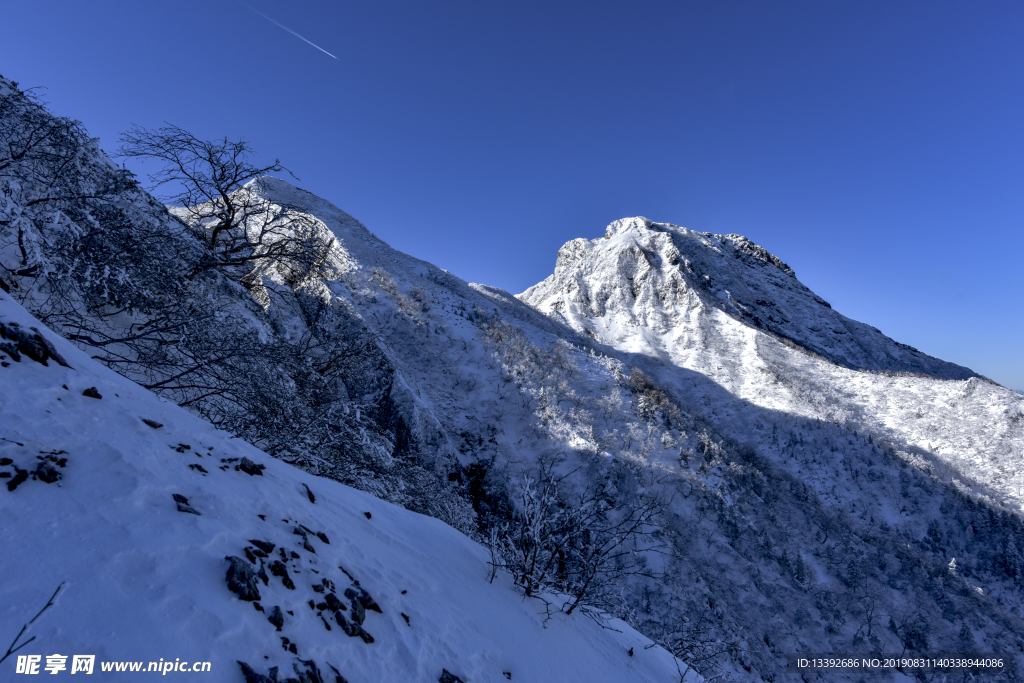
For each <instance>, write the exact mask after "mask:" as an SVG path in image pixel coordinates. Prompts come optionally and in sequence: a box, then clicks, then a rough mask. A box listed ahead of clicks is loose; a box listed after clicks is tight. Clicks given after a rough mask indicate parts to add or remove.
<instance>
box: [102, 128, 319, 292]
mask: <svg viewBox="0 0 1024 683" xmlns="http://www.w3.org/2000/svg"><path fill="white" fill-rule="evenodd" d="M119 152H120V155H121V156H122V157H125V158H136V159H141V160H143V161H155V162H156V163H158V164H160V168H159V170H157V171H156V172H154V173H151V174H149V179H150V181H151V183H152V185H151V187H150V190H151V191H154V192H155V191H156V190H157V189H158V188H161V187H169V188H170V192H169V193H168V194H164V195H163V196H161V199H162V200H163V201H166V202H167V203H169V204H171V205H173V206H174V207H175V208H174V209H173V210H172V212H173V213H175V215H177V216H178V217H179V218H181V219H182V220H184V221H185V223H186V224H188V225H189V226H191V227H192V228H193V229H195V230H196V231H197V234H199V235H200V236H201V238H202V239H203V241H204V242H205V243H206V245H207V246H208V247H209V249H210V258H209V259H206V260H205V261H204V262H203V263H202V265H201V266H200V270H204V269H208V268H217V269H221V270H225V269H231V268H233V267H241V268H244V272H243V273H241V276H242V281H243V284H247V283H250V282H251V280H252V273H253V271H254V270H258V269H259V266H260V265H263V266H267V265H270V266H272V267H275V268H276V269H277V270H278V272H279V274H280V275H281V276H282V277H283V278H284V279H285V281H286V282H288V283H289V284H294V283H297V282H299V281H301V280H302V279H304V278H305V277H306V276H309V275H317V274H320V273H318V272H310V271H316V270H318V269H322V268H324V267H325V262H326V256H327V253H328V252H329V251H330V248H331V246H332V244H333V240H332V239H330V238H328V237H326V234H327V232H326V229H323V230H318V229H317V227H318V226H317V225H316V223H317V221H316V219H314V218H313V217H311V216H308V215H306V214H303V213H301V212H297V211H292V210H289V209H288V207H281V206H277V205H275V204H274V203H272V202H270V201H267V199H265V198H264V197H263V196H262V195H260V194H259V193H258V192H253V191H251V190H250V187H249V185H250V183H252V182H254V181H258V180H259V179H260V178H261V177H263V176H266V175H268V174H271V173H280V172H282V171H283V172H286V173H288V174H289V175H291V171H288V169H286V168H285V167H284V166H282V165H281V161H280V159H276V160H275V161H274V163H272V164H268V165H264V166H261V165H259V164H255V163H253V162H252V161H251V157H252V156H253V154H254V151H253V149H252V147H250V145H249V143H248V142H246V141H245V140H244V139H240V140H238V141H230V140H228V139H227V138H226V137H225V138H224V139H222V140H216V141H211V140H200V139H199V138H197V137H196V136H195V135H193V134H192V133H190V132H188V131H187V130H184V129H183V128H180V127H178V126H175V125H171V124H168V125H166V126H164V127H163V128H156V129H153V130H150V129H147V128H143V127H141V126H133V127H132V128H131V129H130V130H128V131H127V132H125V133H124V134H123V135H122V136H121V148H120V150H119ZM293 177H294V176H293ZM195 274H196V273H193V277H194V276H195ZM247 275H248V276H250V277H249V278H248V281H249V282H247V280H246V279H245V276H247Z"/></svg>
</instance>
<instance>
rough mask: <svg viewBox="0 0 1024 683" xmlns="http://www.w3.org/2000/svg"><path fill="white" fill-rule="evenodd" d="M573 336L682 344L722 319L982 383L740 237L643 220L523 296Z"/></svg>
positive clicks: (849, 360)
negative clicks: (856, 314) (636, 334)
mask: <svg viewBox="0 0 1024 683" xmlns="http://www.w3.org/2000/svg"><path fill="white" fill-rule="evenodd" d="M519 298H520V299H521V300H522V301H524V302H526V303H528V304H530V305H531V306H533V307H535V308H537V309H538V310H541V311H543V312H545V313H548V314H550V315H552V316H555V317H556V318H557V319H559V320H561V321H564V322H565V323H566V324H567V325H569V326H570V327H572V328H573V329H575V330H577V331H579V332H583V333H587V334H592V335H595V336H596V338H597V339H598V340H601V341H605V342H607V343H612V344H613V345H614V343H615V340H614V333H615V331H616V330H617V329H620V328H623V327H633V328H639V329H644V330H649V331H651V332H653V333H655V334H657V335H659V336H664V337H666V339H667V340H670V341H666V343H665V346H666V347H670V346H675V345H679V344H685V343H686V341H687V339H688V338H690V337H693V336H697V335H699V334H700V332H701V330H702V328H706V327H708V326H716V325H717V326H721V325H722V324H723V322H722V321H721V318H716V317H715V316H714V315H712V311H718V312H720V313H724V314H725V315H726V316H728V317H729V318H732V319H733V320H737V321H739V322H741V323H742V324H743V325H745V326H748V327H751V328H754V329H757V330H761V331H764V332H768V333H770V334H772V335H774V336H776V337H780V338H782V339H787V340H789V341H791V342H793V343H795V344H797V345H799V346H801V347H803V348H805V349H807V350H810V351H813V352H814V353H816V354H818V355H821V356H823V357H825V358H827V359H829V360H830V361H832V362H833V363H836V364H838V365H841V366H843V367H846V368H850V369H854V370H857V369H866V370H885V371H897V372H912V373H920V374H925V375H931V376H933V377H939V378H943V379H967V378H969V377H975V376H977V375H976V374H975V373H974V372H972V371H971V370H969V369H968V368H964V367H961V366H959V365H955V364H953V363H947V362H945V361H942V360H939V359H937V358H932V357H931V356H927V355H925V354H923V353H921V352H920V351H918V350H916V349H914V348H911V347H909V346H907V345H905V344H900V343H898V342H895V341H893V340H892V339H889V338H888V337H886V336H885V335H883V334H882V333H881V332H879V331H878V330H877V329H875V328H873V327H870V326H868V325H865V324H863V323H859V322H857V321H855V320H850V319H849V318H847V317H845V316H843V315H841V314H839V313H837V312H836V311H834V310H832V307H831V306H830V305H829V304H828V302H826V301H825V300H824V299H822V298H821V297H819V296H817V295H815V294H814V292H812V291H811V290H809V289H808V288H807V287H806V286H804V285H803V284H802V283H801V282H800V281H799V280H798V279H797V278H796V274H795V273H794V272H793V270H792V269H791V268H790V267H789V266H787V265H786V264H785V263H783V262H782V260H780V259H779V258H778V257H776V256H774V255H773V254H770V253H769V252H768V251H767V250H765V249H764V248H763V247H760V246H758V245H756V244H754V243H753V242H751V241H750V240H749V239H747V238H746V237H743V236H741V235H725V236H722V235H712V234H710V233H699V232H695V231H693V230H687V229H686V228H681V227H679V226H676V225H672V224H668V223H654V222H652V221H649V220H647V219H646V218H639V217H638V218H625V219H622V220H618V221H615V222H614V223H612V224H611V225H610V226H608V229H607V231H606V233H605V236H604V237H603V238H602V239H596V240H584V239H575V240H572V241H570V242H567V243H566V244H565V245H564V246H563V247H562V248H561V249H560V250H559V252H558V259H557V261H556V264H555V272H554V274H552V275H551V277H549V278H548V279H546V280H544V281H543V282H541V283H539V284H537V285H535V286H533V287H531V288H530V289H528V290H526V291H525V292H523V293H522V294H521V295H519Z"/></svg>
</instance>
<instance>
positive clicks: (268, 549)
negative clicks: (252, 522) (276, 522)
mask: <svg viewBox="0 0 1024 683" xmlns="http://www.w3.org/2000/svg"><path fill="white" fill-rule="evenodd" d="M249 543H252V544H253V545H254V546H256V547H257V548H259V549H260V550H262V551H263V552H265V553H272V552H274V548H276V547H277V546H275V545H274V544H273V543H271V542H270V541H261V540H259V539H257V538H250V539H249Z"/></svg>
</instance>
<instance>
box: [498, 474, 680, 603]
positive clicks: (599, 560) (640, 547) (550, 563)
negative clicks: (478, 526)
mask: <svg viewBox="0 0 1024 683" xmlns="http://www.w3.org/2000/svg"><path fill="white" fill-rule="evenodd" d="M562 469H564V462H563V461H562V460H561V459H558V458H543V459H541V461H540V462H539V463H538V465H537V467H535V468H529V469H527V470H525V471H523V472H521V473H520V474H519V475H518V476H517V477H516V478H515V479H514V480H513V482H512V484H511V492H510V494H509V498H510V501H509V502H510V504H511V509H510V515H509V517H508V518H504V519H503V518H500V517H492V518H490V519H487V520H484V523H485V524H489V525H490V537H489V542H490V548H491V563H492V576H493V568H494V567H496V566H501V567H502V568H504V569H506V570H508V571H509V572H511V573H512V575H513V577H514V578H515V582H516V584H517V585H519V586H520V587H521V588H522V590H523V591H524V593H525V594H526V595H527V596H547V597H549V598H550V597H552V594H561V595H563V596H566V597H567V599H565V600H563V601H562V602H561V603H559V604H558V605H557V607H558V608H559V609H561V610H563V611H565V612H566V613H567V614H572V613H573V612H574V611H575V610H576V609H577V608H579V607H581V605H585V606H589V607H597V608H599V609H607V610H610V611H613V612H614V611H618V610H619V609H621V606H622V604H621V598H622V595H621V594H622V590H623V585H624V584H623V579H624V578H626V577H629V576H640V575H644V576H650V575H651V570H650V569H649V566H648V562H647V554H648V553H654V552H660V551H661V550H663V549H664V546H663V543H662V542H661V540H660V538H659V535H660V534H659V530H658V527H657V523H658V519H659V516H660V515H663V514H664V512H665V509H666V504H665V501H663V500H662V499H661V498H660V497H659V496H658V495H657V494H652V493H646V492H645V493H641V494H639V495H637V494H629V493H625V492H623V491H619V490H617V489H616V487H615V485H614V483H615V482H616V478H615V477H609V478H607V479H603V480H598V481H594V482H593V483H592V484H591V485H589V486H586V487H584V488H580V487H579V485H578V483H577V480H576V478H575V477H574V475H575V474H576V473H575V472H571V471H570V472H564V471H561V470H562Z"/></svg>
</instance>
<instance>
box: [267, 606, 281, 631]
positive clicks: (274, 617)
mask: <svg viewBox="0 0 1024 683" xmlns="http://www.w3.org/2000/svg"><path fill="white" fill-rule="evenodd" d="M267 621H269V622H270V623H271V624H273V625H274V626H275V627H276V628H277V630H278V631H280V630H281V627H282V626H284V612H282V611H281V607H280V606H279V605H275V606H274V609H273V610H271V612H270V616H269V617H267Z"/></svg>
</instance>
